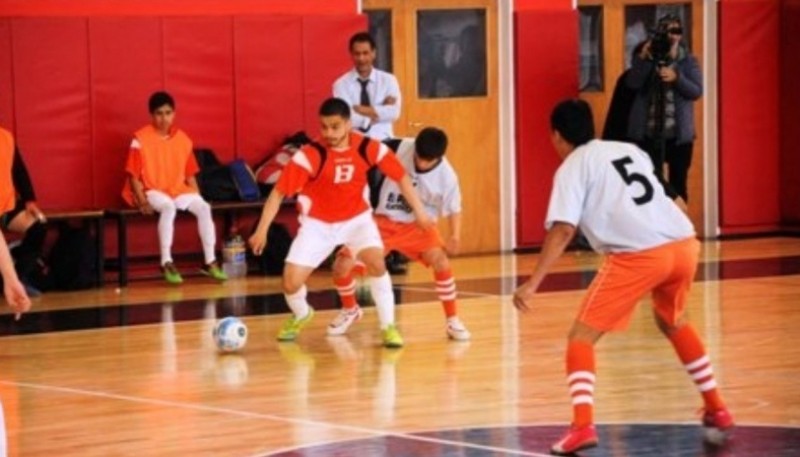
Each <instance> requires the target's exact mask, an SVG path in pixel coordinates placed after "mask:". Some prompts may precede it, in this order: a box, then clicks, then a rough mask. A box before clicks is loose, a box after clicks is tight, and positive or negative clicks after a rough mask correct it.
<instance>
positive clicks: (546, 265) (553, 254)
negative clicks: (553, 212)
mask: <svg viewBox="0 0 800 457" xmlns="http://www.w3.org/2000/svg"><path fill="white" fill-rule="evenodd" d="M574 236H575V226H574V225H572V224H567V223H566V222H555V223H554V224H553V226H552V227H551V228H550V230H549V231H548V232H547V236H545V238H544V246H542V253H541V255H540V256H539V261H538V262H536V266H535V267H533V274H532V275H531V277H530V278H528V280H527V281H525V282H524V283H522V285H521V286H519V287H518V288H517V290H516V291H515V292H514V307H515V308H517V309H518V310H520V311H528V310H529V309H530V301H531V299H533V295H534V294H535V293H536V290H537V289H538V288H539V285H540V284H541V283H542V280H543V279H544V277H545V276H547V272H548V271H550V268H551V267H552V266H553V264H554V263H555V262H556V260H558V258H559V257H561V254H563V253H564V250H565V249H566V248H567V246H568V245H569V242H570V241H572V237H574Z"/></svg>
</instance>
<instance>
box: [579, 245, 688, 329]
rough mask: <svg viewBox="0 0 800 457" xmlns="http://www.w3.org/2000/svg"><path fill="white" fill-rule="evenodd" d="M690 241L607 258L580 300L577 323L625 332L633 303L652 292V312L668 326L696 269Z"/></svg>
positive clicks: (679, 309)
mask: <svg viewBox="0 0 800 457" xmlns="http://www.w3.org/2000/svg"><path fill="white" fill-rule="evenodd" d="M699 253H700V242H698V241H697V240H696V239H694V238H687V239H684V240H680V241H674V242H672V243H668V244H665V245H663V246H659V247H656V248H652V249H647V250H644V251H639V252H631V253H618V254H609V255H607V256H606V258H605V260H604V262H603V265H602V266H601V267H600V271H598V273H597V276H596V277H595V278H594V280H593V281H592V284H591V285H590V286H589V290H588V291H587V293H586V296H585V297H584V299H583V303H582V305H581V309H580V312H579V313H578V317H577V320H578V321H579V322H581V323H583V324H585V325H587V326H589V327H592V328H594V329H596V330H601V331H606V332H610V331H619V330H625V329H626V328H627V327H628V324H629V322H630V319H631V315H633V312H634V310H635V309H636V305H637V304H638V302H639V300H640V299H641V298H642V297H643V296H644V295H645V294H647V293H648V292H650V291H652V292H653V307H654V308H655V311H656V313H658V315H659V316H660V317H661V319H663V320H664V321H665V322H667V323H669V324H674V323H676V322H677V321H678V318H680V317H681V315H682V314H683V311H684V308H685V307H686V297H687V294H688V292H689V288H690V287H691V284H692V281H693V280H694V275H695V272H696V271H697V259H698V256H699Z"/></svg>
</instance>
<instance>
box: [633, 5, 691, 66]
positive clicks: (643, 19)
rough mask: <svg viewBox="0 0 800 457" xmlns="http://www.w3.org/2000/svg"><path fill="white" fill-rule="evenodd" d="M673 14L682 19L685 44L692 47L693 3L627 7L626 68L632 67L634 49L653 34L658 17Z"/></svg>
mask: <svg viewBox="0 0 800 457" xmlns="http://www.w3.org/2000/svg"><path fill="white" fill-rule="evenodd" d="M667 14H672V15H675V16H678V17H679V18H680V19H681V24H682V26H683V40H682V41H683V44H684V45H686V47H687V48H689V49H691V48H692V5H691V3H678V4H669V5H656V4H653V5H630V6H626V7H625V43H624V46H625V68H626V69H627V68H630V67H631V56H632V55H633V49H634V48H635V47H636V46H637V45H638V44H639V43H642V42H643V41H645V40H647V39H648V38H649V37H650V36H652V34H653V31H655V29H656V24H657V23H658V19H659V18H661V17H664V16H666V15H667Z"/></svg>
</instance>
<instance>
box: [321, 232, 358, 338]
mask: <svg viewBox="0 0 800 457" xmlns="http://www.w3.org/2000/svg"><path fill="white" fill-rule="evenodd" d="M354 265H355V260H353V257H352V256H351V255H350V253H349V251H348V249H347V248H346V247H344V248H342V249H341V250H340V252H339V253H337V254H336V259H335V260H334V262H333V282H334V284H335V285H336V292H337V293H338V294H339V299H340V300H341V302H342V309H341V310H340V311H339V314H337V315H336V317H334V318H333V320H332V321H331V323H330V324H328V335H333V336H336V335H344V334H345V333H346V332H347V330H348V329H349V328H350V326H351V325H353V323H354V322H356V321H357V320H359V319H361V316H363V314H364V312H363V311H362V310H361V307H359V306H358V303H357V302H356V281H355V279H354V278H353V274H352V270H353V266H354Z"/></svg>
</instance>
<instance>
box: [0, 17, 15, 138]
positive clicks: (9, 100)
mask: <svg viewBox="0 0 800 457" xmlns="http://www.w3.org/2000/svg"><path fill="white" fill-rule="evenodd" d="M11 68H12V67H11V21H10V20H8V19H0V127H3V128H4V129H6V130H10V131H13V130H14V84H13V74H12V70H11Z"/></svg>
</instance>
